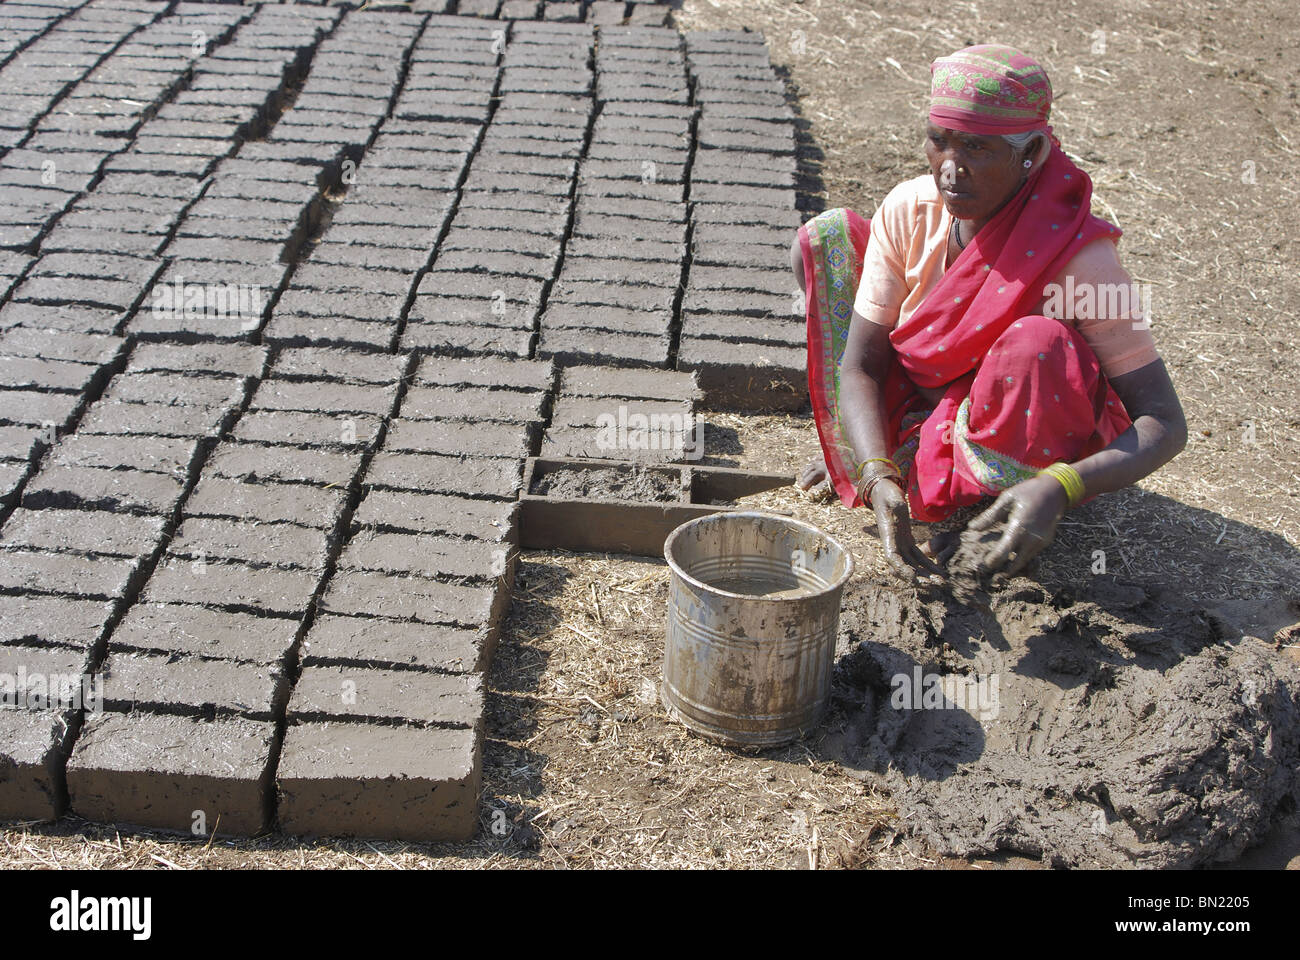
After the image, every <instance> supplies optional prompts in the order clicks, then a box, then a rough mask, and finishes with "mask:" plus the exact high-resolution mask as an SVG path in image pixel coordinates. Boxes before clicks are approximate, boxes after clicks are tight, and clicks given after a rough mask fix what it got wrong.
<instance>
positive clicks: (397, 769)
mask: <svg viewBox="0 0 1300 960" xmlns="http://www.w3.org/2000/svg"><path fill="white" fill-rule="evenodd" d="M480 751H481V738H480V735H479V734H478V733H477V732H476V731H473V730H446V729H439V728H421V727H394V726H383V725H379V724H370V723H337V722H335V723H302V724H294V725H291V726H290V727H289V728H288V730H287V731H286V732H285V740H284V750H283V753H282V754H281V756H280V765H279V769H278V771H277V775H276V785H277V787H278V788H279V796H280V802H279V815H280V826H281V827H282V828H283V830H284V831H285V832H286V833H289V834H295V835H340V834H346V835H354V836H363V837H364V836H370V837H385V838H393V839H399V840H411V841H436V840H468V839H469V838H470V837H472V836H473V835H474V832H475V831H476V830H477V828H478V793H479V787H480V786H481V784H482V758H481V753H480Z"/></svg>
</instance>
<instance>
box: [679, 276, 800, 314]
mask: <svg viewBox="0 0 1300 960" xmlns="http://www.w3.org/2000/svg"><path fill="white" fill-rule="evenodd" d="M691 272H692V273H694V271H693V270H692V271H691ZM790 281H791V282H790V290H791V293H790V294H788V295H785V296H782V295H780V294H771V293H753V292H746V291H737V290H701V289H698V288H696V287H695V286H694V285H691V284H688V286H687V289H686V296H685V298H684V299H683V300H682V311H683V313H684V314H690V313H726V314H744V315H747V316H751V317H792V316H798V315H799V314H798V313H797V312H796V310H795V306H796V305H797V304H798V302H799V299H798V298H797V297H796V293H797V292H798V289H799V288H798V285H797V284H795V283H794V277H793V276H791V277H790Z"/></svg>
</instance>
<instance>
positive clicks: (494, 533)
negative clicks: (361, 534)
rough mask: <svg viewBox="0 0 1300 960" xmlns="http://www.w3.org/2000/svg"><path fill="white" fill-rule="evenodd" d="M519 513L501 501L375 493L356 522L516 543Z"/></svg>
mask: <svg viewBox="0 0 1300 960" xmlns="http://www.w3.org/2000/svg"><path fill="white" fill-rule="evenodd" d="M516 509H517V506H516V504H514V503H510V502H507V501H501V500H474V499H470V498H468V497H455V496H445V495H441V494H435V493H414V492H408V491H397V490H371V491H369V493H367V494H366V496H365V499H364V500H362V501H361V503H360V504H359V505H358V506H357V510H356V513H355V514H354V515H353V521H354V522H355V523H356V524H357V525H358V526H359V527H375V528H379V529H391V530H404V531H409V532H412V533H445V534H448V535H450V536H453V537H473V538H475V539H478V540H487V541H490V542H492V543H498V542H502V541H508V542H511V543H513V542H515V540H516V536H515V512H516Z"/></svg>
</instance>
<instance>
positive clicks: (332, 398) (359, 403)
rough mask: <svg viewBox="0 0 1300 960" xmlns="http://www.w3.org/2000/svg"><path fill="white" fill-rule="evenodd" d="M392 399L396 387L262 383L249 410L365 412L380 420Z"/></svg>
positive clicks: (280, 381) (323, 383)
mask: <svg viewBox="0 0 1300 960" xmlns="http://www.w3.org/2000/svg"><path fill="white" fill-rule="evenodd" d="M396 396H397V388H396V385H381V384H344V383H326V382H321V381H295V380H265V381H263V382H262V385H261V386H260V387H259V388H258V390H257V393H256V394H254V395H253V404H252V408H253V409H255V410H299V411H303V412H306V413H325V414H332V413H369V414H372V415H374V416H378V417H382V416H386V415H387V414H388V412H389V411H390V410H391V409H392V406H393V401H394V400H395V399H396Z"/></svg>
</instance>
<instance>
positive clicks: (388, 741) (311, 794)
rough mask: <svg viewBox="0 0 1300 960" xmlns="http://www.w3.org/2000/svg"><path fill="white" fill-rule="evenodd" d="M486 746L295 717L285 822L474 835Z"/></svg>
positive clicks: (461, 734) (429, 731) (429, 835)
mask: <svg viewBox="0 0 1300 960" xmlns="http://www.w3.org/2000/svg"><path fill="white" fill-rule="evenodd" d="M464 2H466V0H462V4H463V3H464ZM481 749H482V748H481V736H480V734H479V733H478V732H476V731H474V730H447V729H439V728H420V727H409V726H387V725H380V724H371V723H302V724H294V725H291V726H290V727H289V729H288V730H287V731H286V733H285V742H284V750H283V753H282V754H281V757H280V765H279V770H278V773H277V778H276V785H277V787H278V790H279V796H280V803H279V821H280V826H281V828H282V829H283V830H284V831H285V832H286V833H289V834H297V835H306V834H322V835H338V834H348V835H355V836H373V837H386V838H393V839H399V840H411V841H417V842H418V841H437V840H468V839H470V838H471V837H472V836H473V835H474V833H475V831H476V830H477V829H478V793H479V789H480V786H481V784H482V758H481Z"/></svg>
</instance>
